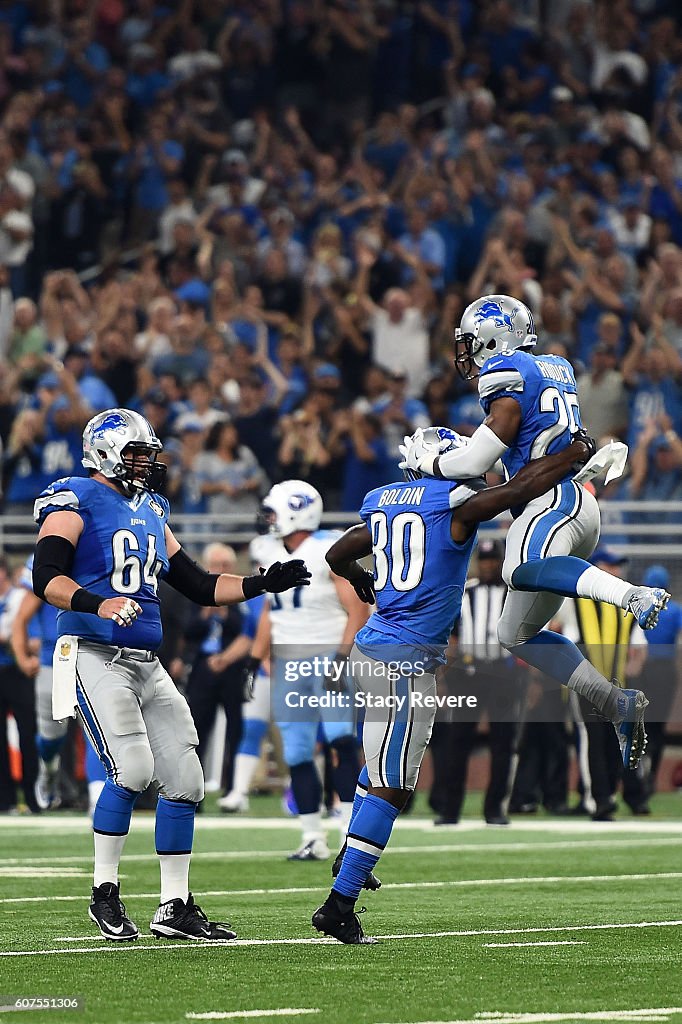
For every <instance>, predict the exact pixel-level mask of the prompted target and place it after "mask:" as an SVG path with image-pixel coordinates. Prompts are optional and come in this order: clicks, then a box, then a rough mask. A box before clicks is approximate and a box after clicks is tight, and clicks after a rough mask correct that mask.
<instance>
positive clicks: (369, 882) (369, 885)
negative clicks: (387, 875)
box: [332, 843, 381, 892]
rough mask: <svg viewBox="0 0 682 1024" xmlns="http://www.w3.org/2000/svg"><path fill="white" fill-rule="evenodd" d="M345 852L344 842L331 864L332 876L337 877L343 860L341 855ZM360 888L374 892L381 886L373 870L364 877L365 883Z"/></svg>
mask: <svg viewBox="0 0 682 1024" xmlns="http://www.w3.org/2000/svg"><path fill="white" fill-rule="evenodd" d="M345 852H346V844H345V843H344V844H343V846H342V847H341V849H340V850H339V852H338V854H337V855H336V860H335V861H334V863H333V864H332V878H337V877H338V874H339V871H340V870H341V864H342V862H343V855H344V853H345ZM362 888H363V889H369V891H370V892H376V891H377V889H380V888H381V879H380V878H377V876H376V875H375V874H374V872H373V871H370V873H369V874H368V875H367V878H366V879H365V883H364V885H363V887H362Z"/></svg>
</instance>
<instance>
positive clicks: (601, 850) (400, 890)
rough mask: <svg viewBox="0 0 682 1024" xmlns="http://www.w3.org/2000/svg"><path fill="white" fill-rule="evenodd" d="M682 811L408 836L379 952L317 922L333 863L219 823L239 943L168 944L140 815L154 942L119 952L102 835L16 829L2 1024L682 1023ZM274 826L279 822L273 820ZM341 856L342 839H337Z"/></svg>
mask: <svg viewBox="0 0 682 1024" xmlns="http://www.w3.org/2000/svg"><path fill="white" fill-rule="evenodd" d="M678 800H679V797H675V796H663V797H660V798H657V800H656V802H655V808H656V810H657V811H658V812H659V815H660V817H657V819H656V820H647V821H641V820H639V819H638V820H633V819H624V820H623V821H620V822H617V823H614V824H603V825H594V824H592V823H590V822H586V821H585V820H584V819H549V818H544V817H542V818H538V819H537V820H529V819H515V822H514V825H513V826H512V827H511V828H510V829H508V830H504V831H501V830H499V829H489V828H486V827H485V826H483V825H482V824H481V823H480V822H479V821H477V820H475V819H470V820H466V821H464V822H463V823H462V825H460V826H458V827H456V828H446V829H435V828H433V826H432V825H431V823H430V821H428V820H427V819H423V818H419V817H417V816H412V817H409V818H406V819H404V820H403V821H400V822H399V823H398V825H397V828H396V832H395V834H394V836H393V839H392V845H391V846H389V849H388V851H387V853H386V855H385V857H384V859H383V860H382V863H381V865H380V868H381V870H380V872H379V873H380V876H381V877H382V879H383V880H384V887H383V888H382V890H381V892H379V893H373V894H368V895H367V896H366V898H363V899H362V901H361V902H362V903H364V904H365V905H366V906H367V908H368V913H367V914H366V915H364V917H363V924H364V926H365V930H366V931H367V932H368V933H369V934H373V935H376V936H377V937H380V938H382V939H383V941H382V942H380V943H379V944H378V945H376V946H369V947H348V946H342V945H341V944H339V943H336V942H333V941H331V940H326V939H324V938H322V937H320V936H318V934H317V933H316V932H314V931H313V929H312V928H311V926H310V915H311V913H312V911H313V910H314V909H315V907H316V906H317V905H318V903H319V902H321V900H322V899H323V897H324V895H325V893H326V891H327V889H328V887H329V863H326V864H290V863H288V862H287V861H286V860H285V859H284V858H285V855H286V853H287V852H289V851H290V850H291V849H293V848H294V846H295V845H296V838H297V831H296V827H295V825H294V824H293V822H291V821H290V820H287V819H285V818H279V817H277V816H276V815H275V814H273V810H274V805H273V803H272V802H271V801H268V800H263V801H254V806H255V809H256V816H254V817H252V818H249V819H244V818H239V819H233V818H227V819H226V818H219V817H217V816H211V815H208V814H207V815H202V816H200V818H199V819H198V821H197V841H196V850H197V857H196V861H195V864H194V866H193V872H192V884H193V890H194V893H195V896H196V898H197V900H198V902H199V903H200V904H201V905H203V906H204V909H206V910H207V911H208V912H209V914H210V916H212V917H214V918H217V919H227V920H231V921H232V923H233V924H234V926H235V928H236V930H237V932H238V933H239V939H238V940H237V941H236V942H234V943H229V944H224V945H218V946H217V945H215V944H211V945H209V944H204V943H197V944H192V945H189V944H186V943H171V942H163V941H156V940H154V939H152V937H151V935H149V933H148V931H147V926H148V921H149V919H150V917H151V914H152V913H153V910H154V906H155V904H156V899H157V885H158V868H157V866H156V863H155V857H154V853H153V836H152V828H153V818H152V817H151V815H144V814H139V815H136V816H135V817H134V819H133V820H134V825H133V830H132V832H131V835H130V838H129V841H128V844H127V847H126V852H125V853H124V858H123V862H122V875H123V878H122V889H123V896H124V899H125V900H126V902H127V906H128V910H129V912H130V914H131V916H132V917H133V918H134V919H135V920H136V921H137V923H138V925H139V926H140V930H141V936H140V940H139V941H138V942H137V943H132V944H125V945H121V946H120V947H119V946H115V945H113V944H110V943H105V942H104V940H102V939H101V938H99V937H98V933H97V932H96V930H95V929H94V927H93V926H92V925H91V923H90V922H89V921H88V919H87V915H86V909H87V895H88V892H89V886H90V845H91V837H90V834H89V832H88V823H87V821H86V819H85V818H83V817H77V816H72V815H57V816H55V817H53V818H50V819H49V820H48V818H47V817H46V816H45V817H42V818H0V913H1V914H2V921H3V925H4V927H3V928H2V932H1V934H0V1021H15V1020H16V1019H17V1018H16V1012H15V1011H13V1010H12V1009H10V1007H11V1006H12V1003H13V1000H14V999H15V998H17V997H23V996H55V997H65V996H69V997H70V996H76V995H77V996H80V997H81V998H82V999H83V1000H84V1001H85V1010H84V1012H81V1011H73V1010H69V1011H63V1010H50V1011H33V1010H29V1011H24V1012H23V1016H22V1018H21V1019H28V1020H41V1021H54V1022H55V1024H57V1022H59V1021H72V1022H74V1024H78V1022H83V1024H85V1022H87V1024H91V1022H93V1024H113V1022H121V1024H123V1022H131V1024H137V1022H139V1024H166V1022H177V1024H180V1022H184V1021H187V1020H236V1021H239V1020H245V1021H248V1020H254V1019H258V1020H263V1021H266V1022H267V1021H268V1020H281V1021H284V1022H286V1021H287V1020H291V1021H294V1022H295V1021H297V1020H299V1019H300V1020H305V1019H307V1018H309V1019H310V1020H315V1019H318V1020H321V1021H325V1022H330V1024H351V1022H352V1024H433V1022H438V1024H440V1022H453V1024H454V1022H456V1024H542V1022H548V1024H549V1022H553V1021H567V1022H571V1021H576V1022H577V1021H587V1020H601V1021H611V1020H613V1021H661V1022H663V1021H679V1022H680V1024H682V979H681V972H680V966H681V963H682V942H681V939H682V901H681V900H680V891H681V888H682V886H681V884H680V883H681V882H682V860H681V858H680V854H681V853H682V821H675V820H665V815H666V814H672V813H675V812H676V811H677V809H678V808H677V801H678ZM259 808H263V811H264V812H265V813H266V816H265V817H263V816H258V813H259V811H258V809H259ZM334 840H335V833H334V832H332V835H331V836H330V841H331V842H332V843H333V842H334Z"/></svg>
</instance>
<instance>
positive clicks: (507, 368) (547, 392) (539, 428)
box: [478, 352, 582, 477]
mask: <svg viewBox="0 0 682 1024" xmlns="http://www.w3.org/2000/svg"><path fill="white" fill-rule="evenodd" d="M478 394H479V397H480V400H481V405H482V407H483V411H484V412H485V413H486V415H487V414H488V413H489V412H490V406H491V405H492V403H493V402H494V401H495V399H496V398H513V399H514V400H515V401H517V402H518V403H519V405H520V406H521V425H520V426H519V432H518V434H517V436H516V439H515V441H514V443H513V444H512V445H511V446H510V448H509V449H508V450H507V451H506V452H505V453H504V455H503V456H502V462H503V464H504V467H505V469H506V471H507V474H508V476H509V477H512V476H514V475H515V474H516V473H518V471H519V470H520V469H521V468H522V467H523V466H526V465H527V464H528V463H529V462H532V461H533V460H534V459H539V458H541V456H543V455H553V454H554V453H555V452H560V451H563V449H564V448H567V447H568V445H569V444H570V443H571V434H572V433H573V432H574V431H575V430H577V429H578V428H579V427H581V426H582V423H581V420H580V409H579V407H578V394H577V387H576V382H575V375H574V373H573V367H572V366H571V364H570V363H569V362H568V360H566V359H562V357H561V356H532V355H530V353H528V352H510V353H508V354H507V355H498V356H492V358H490V359H488V360H487V362H485V363H484V364H483V366H482V368H481V372H480V375H479V378H478ZM568 475H569V476H570V475H571V474H568Z"/></svg>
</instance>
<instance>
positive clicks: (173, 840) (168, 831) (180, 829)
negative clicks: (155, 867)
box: [154, 796, 197, 854]
mask: <svg viewBox="0 0 682 1024" xmlns="http://www.w3.org/2000/svg"><path fill="white" fill-rule="evenodd" d="M196 812H197V805H196V804H194V803H191V802H190V801H188V800H166V798H165V797H163V796H160V797H159V799H158V802H157V804H156V828H155V830H154V837H155V840H156V852H157V853H159V854H164V853H191V852H192V843H193V842H194V818H195V815H196Z"/></svg>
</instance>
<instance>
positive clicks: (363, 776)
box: [348, 764, 369, 832]
mask: <svg viewBox="0 0 682 1024" xmlns="http://www.w3.org/2000/svg"><path fill="white" fill-rule="evenodd" d="M368 789H369V772H368V771H367V765H366V764H365V765H363V766H362V769H361V770H360V774H359V775H358V782H357V786H356V787H355V796H354V797H353V810H352V811H351V815H350V822H349V823H348V831H349V832H351V831H352V830H353V822H354V821H355V819H356V817H357V813H358V811H359V810H360V808H361V807H362V805H363V803H364V801H365V797H366V796H367V790H368Z"/></svg>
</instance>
